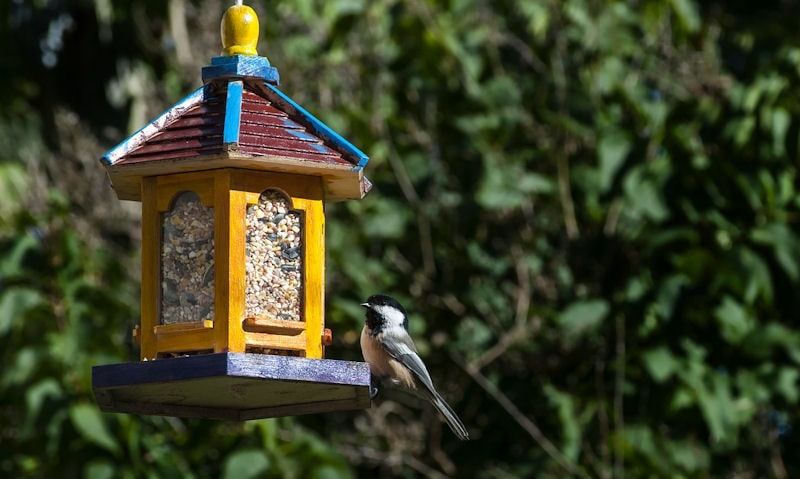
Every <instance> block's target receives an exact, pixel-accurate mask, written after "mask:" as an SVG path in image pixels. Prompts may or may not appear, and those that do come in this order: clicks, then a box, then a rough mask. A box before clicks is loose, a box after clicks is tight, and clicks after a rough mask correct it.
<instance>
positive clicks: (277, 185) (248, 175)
mask: <svg viewBox="0 0 800 479" xmlns="http://www.w3.org/2000/svg"><path fill="white" fill-rule="evenodd" d="M232 171H234V172H235V174H234V176H233V185H232V186H233V187H234V188H235V189H237V190H242V191H245V192H247V202H248V203H250V204H256V203H258V196H259V195H260V194H261V193H262V192H263V191H264V190H265V189H277V190H282V191H283V192H284V193H286V195H287V196H289V198H291V199H292V208H293V209H299V208H298V207H297V205H295V201H294V199H295V198H305V199H311V200H321V199H322V198H323V190H322V179H321V178H320V177H318V176H308V175H299V174H291V173H278V172H264V171H251V170H244V169H240V168H237V169H232Z"/></svg>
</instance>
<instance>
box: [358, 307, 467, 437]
mask: <svg viewBox="0 0 800 479" xmlns="http://www.w3.org/2000/svg"><path fill="white" fill-rule="evenodd" d="M361 306H363V307H364V308H366V309H367V311H366V320H365V322H364V328H363V329H362V330H361V353H362V355H363V356H364V360H365V361H366V362H367V363H368V364H369V368H370V373H371V376H372V378H373V384H372V385H371V388H370V397H371V398H374V397H375V395H376V394H377V388H376V387H375V385H374V379H375V378H377V379H378V381H380V383H382V384H387V385H390V386H393V387H396V388H399V389H401V390H406V391H409V392H411V393H413V394H415V395H417V396H419V397H422V398H424V399H426V400H427V401H429V402H430V403H431V404H433V406H434V407H435V408H436V409H437V410H438V411H439V413H441V415H442V417H443V418H444V419H445V422H447V425H448V426H450V429H451V430H452V431H453V434H455V435H456V437H458V438H459V439H461V440H464V441H465V440H468V439H469V433H468V432H467V428H466V427H464V423H462V422H461V419H459V417H458V415H457V414H456V413H455V412H454V411H453V409H452V408H451V407H450V405H449V404H447V402H446V401H445V400H444V399H443V398H442V396H441V395H440V394H439V393H438V392H437V391H436V388H435V387H434V386H433V381H431V376H430V374H429V373H428V369H427V368H426V367H425V363H424V362H422V359H420V357H419V353H417V348H416V346H415V345H414V341H413V340H412V339H411V336H410V335H409V334H408V314H407V313H406V310H405V308H403V305H401V304H400V303H399V302H398V301H397V300H396V299H394V298H393V297H391V296H388V295H385V294H375V295H372V296H370V297H369V298H367V302H366V303H362V304H361Z"/></svg>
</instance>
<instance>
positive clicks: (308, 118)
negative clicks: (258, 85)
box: [265, 83, 369, 171]
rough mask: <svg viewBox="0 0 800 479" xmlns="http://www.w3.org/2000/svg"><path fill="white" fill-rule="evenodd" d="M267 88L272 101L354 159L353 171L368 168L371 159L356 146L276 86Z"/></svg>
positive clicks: (267, 85)
mask: <svg viewBox="0 0 800 479" xmlns="http://www.w3.org/2000/svg"><path fill="white" fill-rule="evenodd" d="M265 86H266V87H267V90H266V91H267V92H268V93H272V94H274V95H275V97H274V98H270V101H272V102H274V103H278V104H281V106H283V107H284V108H282V109H283V110H284V111H285V110H286V109H288V110H290V111H287V113H290V114H291V112H292V111H293V112H296V113H297V115H299V116H300V117H302V119H303V120H304V121H305V123H307V124H308V126H309V127H311V129H312V130H314V133H316V134H317V135H319V136H320V137H322V138H323V139H325V140H328V141H329V142H331V143H332V144H333V145H334V147H335V148H336V149H337V150H338V151H340V152H341V153H342V154H345V155H347V156H349V157H350V158H352V159H353V160H355V163H356V165H355V167H353V171H360V170H361V169H363V168H364V167H365V166H367V162H368V161H369V157H368V156H367V155H365V154H364V153H363V152H362V151H361V150H359V149H358V148H356V146H355V145H353V144H352V143H350V142H349V141H347V140H345V139H344V138H343V137H342V136H341V135H339V134H338V133H336V132H335V131H333V130H332V129H331V128H330V127H329V126H328V125H326V124H325V123H322V122H321V121H320V120H318V119H317V118H316V117H315V116H314V115H312V114H311V113H309V112H308V111H307V110H306V109H305V108H303V107H302V106H300V105H298V104H297V103H295V102H294V100H292V99H291V98H289V97H288V96H286V94H285V93H283V92H282V91H280V90H279V89H278V88H277V87H276V86H274V85H271V84H269V83H265Z"/></svg>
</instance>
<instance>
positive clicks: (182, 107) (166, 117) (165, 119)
mask: <svg viewBox="0 0 800 479" xmlns="http://www.w3.org/2000/svg"><path fill="white" fill-rule="evenodd" d="M203 90H204V88H202V87H201V88H198V89H197V90H195V91H193V92H192V93H190V94H188V95H187V96H186V97H184V99H183V100H181V101H179V102H178V103H176V104H175V105H173V106H172V108H170V109H169V110H167V111H165V112H164V113H162V114H161V115H159V116H158V117H156V119H154V120H153V121H151V122H150V123H148V124H146V125H145V126H143V127H141V128H140V129H139V130H138V131H136V132H135V133H133V134H132V135H131V136H129V137H128V138H126V139H124V140H123V141H122V143H120V144H119V145H117V146H115V147H114V148H111V149H110V150H108V151H107V152H106V153H105V154H104V155H103V156H102V157H101V158H100V161H103V162H105V163H106V164H107V165H114V163H116V162H117V160H119V159H120V158H122V157H123V156H125V155H126V154H127V153H128V152H129V151H132V150H134V149H136V148H138V147H139V146H141V145H143V144H144V143H145V142H146V141H147V140H149V139H150V137H152V136H153V135H155V134H156V133H159V132H160V131H162V130H163V129H164V127H165V126H166V125H169V124H170V123H172V122H173V121H175V120H177V119H178V118H180V117H181V116H182V115H183V112H185V111H187V110H189V109H190V108H192V107H194V106H195V105H198V104H200V103H201V102H202V101H203V97H204V91H203Z"/></svg>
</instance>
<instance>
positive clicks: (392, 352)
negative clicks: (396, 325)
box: [380, 333, 437, 395]
mask: <svg viewBox="0 0 800 479" xmlns="http://www.w3.org/2000/svg"><path fill="white" fill-rule="evenodd" d="M380 341H381V345H382V346H383V348H384V349H385V350H386V352H387V353H389V356H391V357H393V358H394V359H396V360H398V361H400V363H401V364H402V365H403V366H405V367H407V368H408V369H409V370H411V372H412V373H414V376H416V377H417V379H418V380H419V382H420V383H421V384H422V385H423V386H425V389H427V390H428V392H429V393H430V394H434V395H435V394H437V392H436V389H435V388H434V387H433V381H431V375H430V374H428V369H427V368H426V367H425V363H423V362H422V359H420V357H419V354H417V348H416V347H415V346H414V341H413V340H412V339H411V336H409V335H408V334H407V333H403V334H402V335H399V334H396V335H392V336H387V335H384V336H383V337H382V338H381V340H380Z"/></svg>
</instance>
